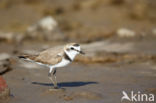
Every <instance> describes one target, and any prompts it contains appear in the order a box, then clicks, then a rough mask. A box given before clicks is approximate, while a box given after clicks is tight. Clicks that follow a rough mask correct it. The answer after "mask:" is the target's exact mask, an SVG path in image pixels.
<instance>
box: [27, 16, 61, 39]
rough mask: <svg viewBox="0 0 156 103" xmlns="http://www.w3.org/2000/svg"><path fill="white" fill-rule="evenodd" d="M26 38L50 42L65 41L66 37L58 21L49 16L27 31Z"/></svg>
mask: <svg viewBox="0 0 156 103" xmlns="http://www.w3.org/2000/svg"><path fill="white" fill-rule="evenodd" d="M26 36H27V37H28V38H31V39H39V40H49V41H51V40H63V39H64V35H63V33H62V32H61V30H60V29H59V27H58V23H57V21H56V20H55V19H54V18H53V17H51V16H47V17H45V18H43V19H41V20H40V21H38V22H37V23H36V24H34V25H32V26H30V27H29V28H28V29H27V31H26Z"/></svg>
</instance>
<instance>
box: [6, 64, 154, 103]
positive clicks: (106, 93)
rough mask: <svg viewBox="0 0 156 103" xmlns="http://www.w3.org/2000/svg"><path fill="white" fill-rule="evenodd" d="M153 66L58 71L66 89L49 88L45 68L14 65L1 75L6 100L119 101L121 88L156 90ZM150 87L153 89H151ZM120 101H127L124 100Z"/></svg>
mask: <svg viewBox="0 0 156 103" xmlns="http://www.w3.org/2000/svg"><path fill="white" fill-rule="evenodd" d="M155 70H156V67H154V66H152V65H151V64H148V63H140V64H129V65H124V64H112V65H102V64H101V65H82V64H76V63H74V64H72V65H70V66H68V67H66V68H60V69H58V71H57V79H58V81H59V83H58V84H59V86H60V87H61V88H65V91H56V92H54V91H49V88H51V86H52V84H51V83H50V80H49V79H48V76H47V73H48V70H47V69H44V68H39V69H26V68H21V67H17V68H16V69H15V70H13V71H12V72H9V73H7V74H6V75H4V77H5V79H6V81H7V83H8V85H9V87H10V89H11V95H12V96H11V98H10V100H9V103H36V102H37V103H49V102H53V103H80V102H81V103H114V102H116V103H120V100H121V97H122V91H126V92H130V91H132V90H133V91H136V92H137V91H141V92H143V93H146V92H147V93H148V92H150V93H156V88H155V87H156V84H155V82H156V79H155V78H156V75H155V73H156V71H155ZM151 90H152V91H151ZM123 103H127V101H124V102H123Z"/></svg>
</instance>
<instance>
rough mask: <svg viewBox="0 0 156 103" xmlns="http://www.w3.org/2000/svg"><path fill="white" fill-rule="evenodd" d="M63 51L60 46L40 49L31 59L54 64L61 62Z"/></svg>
mask: <svg viewBox="0 0 156 103" xmlns="http://www.w3.org/2000/svg"><path fill="white" fill-rule="evenodd" d="M63 53H64V51H63V49H62V48H50V49H47V50H45V51H42V52H41V53H40V54H39V55H38V56H37V57H35V58H33V60H34V61H36V62H40V63H43V64H49V65H54V64H57V63H59V62H61V60H62V58H63Z"/></svg>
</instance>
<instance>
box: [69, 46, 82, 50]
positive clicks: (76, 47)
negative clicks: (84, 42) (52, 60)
mask: <svg viewBox="0 0 156 103" xmlns="http://www.w3.org/2000/svg"><path fill="white" fill-rule="evenodd" d="M71 47H72V48H74V49H76V50H80V49H81V48H80V46H73V45H71V46H70V47H69V48H71Z"/></svg>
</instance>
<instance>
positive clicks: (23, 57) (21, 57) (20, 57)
mask: <svg viewBox="0 0 156 103" xmlns="http://www.w3.org/2000/svg"><path fill="white" fill-rule="evenodd" d="M18 58H19V59H27V58H26V57H25V56H18Z"/></svg>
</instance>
